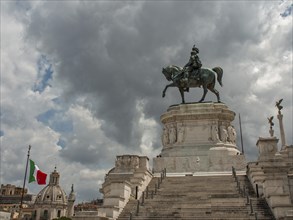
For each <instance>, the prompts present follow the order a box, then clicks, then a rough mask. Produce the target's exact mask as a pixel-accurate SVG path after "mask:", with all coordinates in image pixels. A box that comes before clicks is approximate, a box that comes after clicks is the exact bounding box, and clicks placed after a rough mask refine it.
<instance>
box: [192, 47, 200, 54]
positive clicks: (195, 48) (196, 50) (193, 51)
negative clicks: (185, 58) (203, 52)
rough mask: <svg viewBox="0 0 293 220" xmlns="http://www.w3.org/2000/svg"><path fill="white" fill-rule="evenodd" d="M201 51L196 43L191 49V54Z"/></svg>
mask: <svg viewBox="0 0 293 220" xmlns="http://www.w3.org/2000/svg"><path fill="white" fill-rule="evenodd" d="M198 52H199V49H198V48H197V47H195V45H193V47H192V49H191V54H197V53H198Z"/></svg>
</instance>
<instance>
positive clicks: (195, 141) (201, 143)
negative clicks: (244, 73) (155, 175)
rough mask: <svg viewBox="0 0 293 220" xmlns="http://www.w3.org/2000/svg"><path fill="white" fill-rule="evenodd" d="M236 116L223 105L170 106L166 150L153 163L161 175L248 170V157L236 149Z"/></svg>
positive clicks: (164, 118) (165, 117)
mask: <svg viewBox="0 0 293 220" xmlns="http://www.w3.org/2000/svg"><path fill="white" fill-rule="evenodd" d="M234 118H235V113H234V112H233V111H231V110H229V109H228V107H227V106H226V105H225V104H223V103H194V104H181V105H175V106H171V107H169V109H168V110H167V112H165V113H164V114H163V115H162V116H161V121H162V123H163V125H164V129H163V135H162V143H163V149H162V152H161V154H160V156H159V157H157V158H154V160H153V169H154V171H155V172H160V171H161V170H163V169H164V168H166V169H167V172H172V173H176V172H208V171H212V172H214V171H230V170H231V169H232V166H234V167H235V168H236V169H237V170H244V169H245V166H246V162H245V157H244V155H241V153H240V151H239V150H238V149H237V146H236V132H235V129H234V127H233V126H232V125H231V122H232V121H233V120H234Z"/></svg>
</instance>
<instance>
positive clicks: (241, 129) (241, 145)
mask: <svg viewBox="0 0 293 220" xmlns="http://www.w3.org/2000/svg"><path fill="white" fill-rule="evenodd" d="M239 125H240V138H241V147H242V154H244V148H243V138H242V127H241V117H240V113H239Z"/></svg>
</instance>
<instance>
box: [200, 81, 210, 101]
mask: <svg viewBox="0 0 293 220" xmlns="http://www.w3.org/2000/svg"><path fill="white" fill-rule="evenodd" d="M207 92H208V89H207V85H203V95H202V97H201V99H200V100H199V102H203V100H204V99H205V97H206V94H207Z"/></svg>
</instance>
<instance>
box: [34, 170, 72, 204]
mask: <svg viewBox="0 0 293 220" xmlns="http://www.w3.org/2000/svg"><path fill="white" fill-rule="evenodd" d="M59 177H60V175H59V173H58V172H57V171H56V169H55V170H54V171H53V172H52V173H51V175H50V181H49V184H48V185H47V186H46V187H45V188H44V189H42V190H41V191H40V192H39V193H38V195H37V198H36V201H35V204H36V205H37V204H39V205H45V204H50V205H65V206H66V205H67V201H68V200H67V196H66V193H65V192H64V190H63V189H62V188H61V187H60V185H59Z"/></svg>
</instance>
